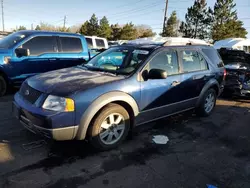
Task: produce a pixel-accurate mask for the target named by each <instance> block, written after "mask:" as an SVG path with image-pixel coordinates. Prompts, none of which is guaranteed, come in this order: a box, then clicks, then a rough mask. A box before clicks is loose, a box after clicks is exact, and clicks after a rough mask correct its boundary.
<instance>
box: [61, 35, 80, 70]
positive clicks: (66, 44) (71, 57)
mask: <svg viewBox="0 0 250 188" xmlns="http://www.w3.org/2000/svg"><path fill="white" fill-rule="evenodd" d="M59 44H60V48H59V62H58V66H60V67H61V68H67V67H73V66H77V65H80V64H82V63H84V59H83V57H82V53H83V51H84V49H83V45H82V41H81V39H80V37H72V36H60V37H59Z"/></svg>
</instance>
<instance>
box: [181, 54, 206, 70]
mask: <svg viewBox="0 0 250 188" xmlns="http://www.w3.org/2000/svg"><path fill="white" fill-rule="evenodd" d="M182 63H183V71H184V72H195V71H202V70H207V69H208V66H207V62H206V60H205V59H204V57H203V56H202V55H201V54H200V53H199V52H197V51H192V50H185V51H182Z"/></svg>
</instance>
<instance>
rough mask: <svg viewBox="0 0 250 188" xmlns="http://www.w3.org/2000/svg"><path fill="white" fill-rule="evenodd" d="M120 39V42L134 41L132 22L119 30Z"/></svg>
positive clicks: (134, 34)
mask: <svg viewBox="0 0 250 188" xmlns="http://www.w3.org/2000/svg"><path fill="white" fill-rule="evenodd" d="M120 39H122V40H133V39H136V29H135V27H134V24H132V22H130V23H127V24H126V25H124V26H123V28H122V30H121V36H120Z"/></svg>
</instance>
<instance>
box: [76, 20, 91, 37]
mask: <svg viewBox="0 0 250 188" xmlns="http://www.w3.org/2000/svg"><path fill="white" fill-rule="evenodd" d="M88 24H89V22H88V21H86V22H84V24H82V26H81V28H80V29H79V31H78V32H79V33H81V34H82V35H88Z"/></svg>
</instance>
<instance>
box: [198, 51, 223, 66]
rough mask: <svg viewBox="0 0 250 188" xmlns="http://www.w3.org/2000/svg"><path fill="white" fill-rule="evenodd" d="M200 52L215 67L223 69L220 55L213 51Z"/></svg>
mask: <svg viewBox="0 0 250 188" xmlns="http://www.w3.org/2000/svg"><path fill="white" fill-rule="evenodd" d="M202 52H203V53H204V54H206V56H207V57H208V58H209V59H210V60H211V61H212V62H213V63H214V64H216V65H217V67H224V64H223V61H222V60H221V57H220V54H219V53H218V51H217V50H215V49H202Z"/></svg>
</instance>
